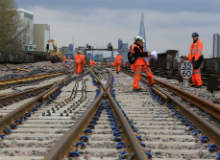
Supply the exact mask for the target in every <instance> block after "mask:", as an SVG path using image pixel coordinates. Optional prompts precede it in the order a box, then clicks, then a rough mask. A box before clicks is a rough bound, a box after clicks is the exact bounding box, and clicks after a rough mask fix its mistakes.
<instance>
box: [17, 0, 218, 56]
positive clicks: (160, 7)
mask: <svg viewBox="0 0 220 160" xmlns="http://www.w3.org/2000/svg"><path fill="white" fill-rule="evenodd" d="M17 2H18V6H19V8H25V9H28V10H30V11H32V12H34V14H35V20H36V21H35V23H48V24H50V26H51V36H52V37H53V38H54V39H55V40H56V42H57V44H58V46H59V47H61V46H65V45H67V44H68V43H70V42H72V38H73V37H74V42H75V44H76V46H79V45H86V44H87V43H89V44H91V45H94V46H97V47H103V46H106V45H107V43H108V42H112V43H113V46H114V47H115V46H116V45H117V40H118V38H119V37H121V38H122V39H123V40H124V41H126V42H128V43H129V45H130V44H131V43H132V42H133V39H134V37H135V36H136V35H137V34H138V28H139V24H140V14H141V13H143V14H144V21H145V27H146V31H147V32H146V34H147V37H146V42H147V46H148V49H149V50H157V51H158V52H164V51H166V50H167V49H176V50H179V51H180V54H181V55H187V54H188V52H189V46H190V43H191V42H192V38H191V34H192V32H195V31H196V32H198V33H199V34H200V39H201V41H202V42H203V43H204V52H203V54H204V56H205V57H212V54H213V53H212V52H213V49H212V39H213V37H212V35H213V33H216V32H219V26H220V22H219V21H217V19H218V18H219V17H220V10H219V9H218V7H217V6H220V1H218V0H213V1H211V2H208V1H205V0H200V1H199V0H195V1H181V2H177V1H174V0H167V1H166V2H164V1H162V0H157V1H153V0H149V1H147V2H146V1H144V0H138V1H137V3H135V4H134V3H133V1H131V0H127V1H124V0H119V2H117V3H114V2H112V1H110V0H106V1H105V2H100V1H98V0H94V1H93V2H91V1H89V0H82V1H80V2H73V1H68V0H64V1H57V0H54V1H53V3H52V1H50V0H49V1H46V2H45V1H43V0H38V1H34V0H17ZM198 3H199V4H202V5H199V6H198ZM172 6H175V7H174V8H173V7H172ZM195 6H196V7H195ZM204 6H205V7H204ZM192 17H193V18H192ZM106 37H107V38H106Z"/></svg>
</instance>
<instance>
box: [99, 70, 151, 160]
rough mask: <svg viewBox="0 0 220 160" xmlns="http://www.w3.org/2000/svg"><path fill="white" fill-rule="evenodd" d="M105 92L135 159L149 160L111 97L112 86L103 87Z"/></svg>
mask: <svg viewBox="0 0 220 160" xmlns="http://www.w3.org/2000/svg"><path fill="white" fill-rule="evenodd" d="M107 71H108V72H109V74H110V75H111V80H112V77H113V75H112V74H111V73H110V71H109V70H107ZM96 79H97V80H98V81H99V83H101V82H100V80H99V79H98V78H97V77H96ZM103 88H104V90H105V92H106V98H108V100H109V101H110V103H111V107H112V109H113V110H114V111H115V113H116V116H117V117H118V119H119V121H120V123H121V125H122V127H123V130H124V132H125V133H126V136H127V139H128V142H129V143H130V146H131V148H132V150H133V151H134V156H135V157H134V158H135V159H136V160H147V159H149V158H147V156H146V154H145V152H144V150H143V147H142V146H141V145H140V143H139V140H138V139H137V138H136V136H135V134H134V132H133V130H132V128H131V126H130V125H129V123H128V121H127V119H126V118H125V116H124V115H123V113H122V111H121V110H120V108H119V106H118V104H117V103H116V102H115V100H114V98H113V97H112V95H111V87H110V86H108V85H107V86H105V87H103Z"/></svg>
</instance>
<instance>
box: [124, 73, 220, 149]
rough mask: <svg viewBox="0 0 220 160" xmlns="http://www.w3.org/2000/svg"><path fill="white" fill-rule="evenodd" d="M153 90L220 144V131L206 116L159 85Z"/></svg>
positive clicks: (143, 79) (145, 81) (144, 79)
mask: <svg viewBox="0 0 220 160" xmlns="http://www.w3.org/2000/svg"><path fill="white" fill-rule="evenodd" d="M125 73H127V74H128V75H132V73H131V72H129V71H125ZM141 80H142V82H144V83H148V82H147V80H146V78H145V77H144V78H142V79H141ZM152 91H153V92H154V93H155V94H157V95H159V96H160V97H161V98H162V99H163V100H164V101H165V103H168V102H170V103H172V104H174V105H175V107H177V109H178V110H179V111H180V112H181V113H182V114H183V115H184V116H185V117H186V118H187V119H189V120H190V121H192V122H193V124H195V125H196V126H197V127H198V128H199V129H200V130H201V131H202V132H203V133H204V134H205V135H207V136H208V137H209V138H210V139H211V141H212V142H214V143H215V144H217V145H218V146H220V141H219V139H220V131H219V129H217V128H214V127H213V126H212V125H210V123H209V122H208V121H207V120H205V119H204V118H201V117H200V116H198V115H197V114H196V113H194V111H193V110H191V109H190V107H188V106H186V105H185V104H183V103H181V102H180V101H179V100H177V99H176V98H175V97H173V96H171V95H170V94H168V93H165V92H164V91H163V90H161V89H160V88H159V87H156V86H153V87H152Z"/></svg>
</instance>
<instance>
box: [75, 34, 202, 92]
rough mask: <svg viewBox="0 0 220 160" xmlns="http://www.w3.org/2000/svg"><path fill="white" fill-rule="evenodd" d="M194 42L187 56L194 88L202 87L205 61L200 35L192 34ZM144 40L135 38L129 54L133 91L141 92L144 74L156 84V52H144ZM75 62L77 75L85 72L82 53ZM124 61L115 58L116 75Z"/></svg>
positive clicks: (93, 62) (152, 83) (92, 64)
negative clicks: (190, 65) (151, 66)
mask: <svg viewBox="0 0 220 160" xmlns="http://www.w3.org/2000/svg"><path fill="white" fill-rule="evenodd" d="M192 38H193V42H192V44H191V46H190V52H189V54H188V56H187V59H188V60H189V61H190V62H191V63H192V65H193V74H192V86H193V87H197V88H199V87H201V86H202V80H201V70H200V66H201V63H202V60H203V56H202V50H203V43H202V42H201V41H200V39H199V34H198V33H196V32H194V33H192ZM144 43H145V42H144V39H143V38H142V37H140V36H136V37H135V41H134V43H133V44H132V45H131V47H130V51H129V54H128V59H129V62H130V68H131V69H132V70H133V71H134V79H133V91H141V90H142V88H140V85H139V82H140V79H141V74H142V73H144V74H145V75H146V76H147V79H148V82H149V85H150V86H153V85H154V83H155V80H154V76H153V74H152V72H151V69H150V67H149V66H150V60H151V59H154V60H157V53H156V51H152V52H151V51H144V49H143V45H144ZM74 60H75V73H76V74H80V73H83V72H84V65H85V64H86V59H85V55H84V54H82V52H77V54H76V55H75V56H74ZM122 61H123V57H122V56H121V55H120V54H117V56H116V57H115V61H114V62H112V66H115V67H116V73H117V74H118V73H119V72H120V67H121V64H122ZM94 65H95V61H94V60H90V66H91V67H93V66H94ZM125 65H126V63H125V62H123V66H124V67H125Z"/></svg>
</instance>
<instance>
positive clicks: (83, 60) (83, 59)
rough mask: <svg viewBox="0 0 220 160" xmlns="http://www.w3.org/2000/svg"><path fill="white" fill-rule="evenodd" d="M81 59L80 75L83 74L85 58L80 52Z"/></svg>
mask: <svg viewBox="0 0 220 160" xmlns="http://www.w3.org/2000/svg"><path fill="white" fill-rule="evenodd" d="M80 55H81V58H82V63H81V73H83V72H84V68H85V64H86V56H85V55H84V54H83V52H81V54H80Z"/></svg>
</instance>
